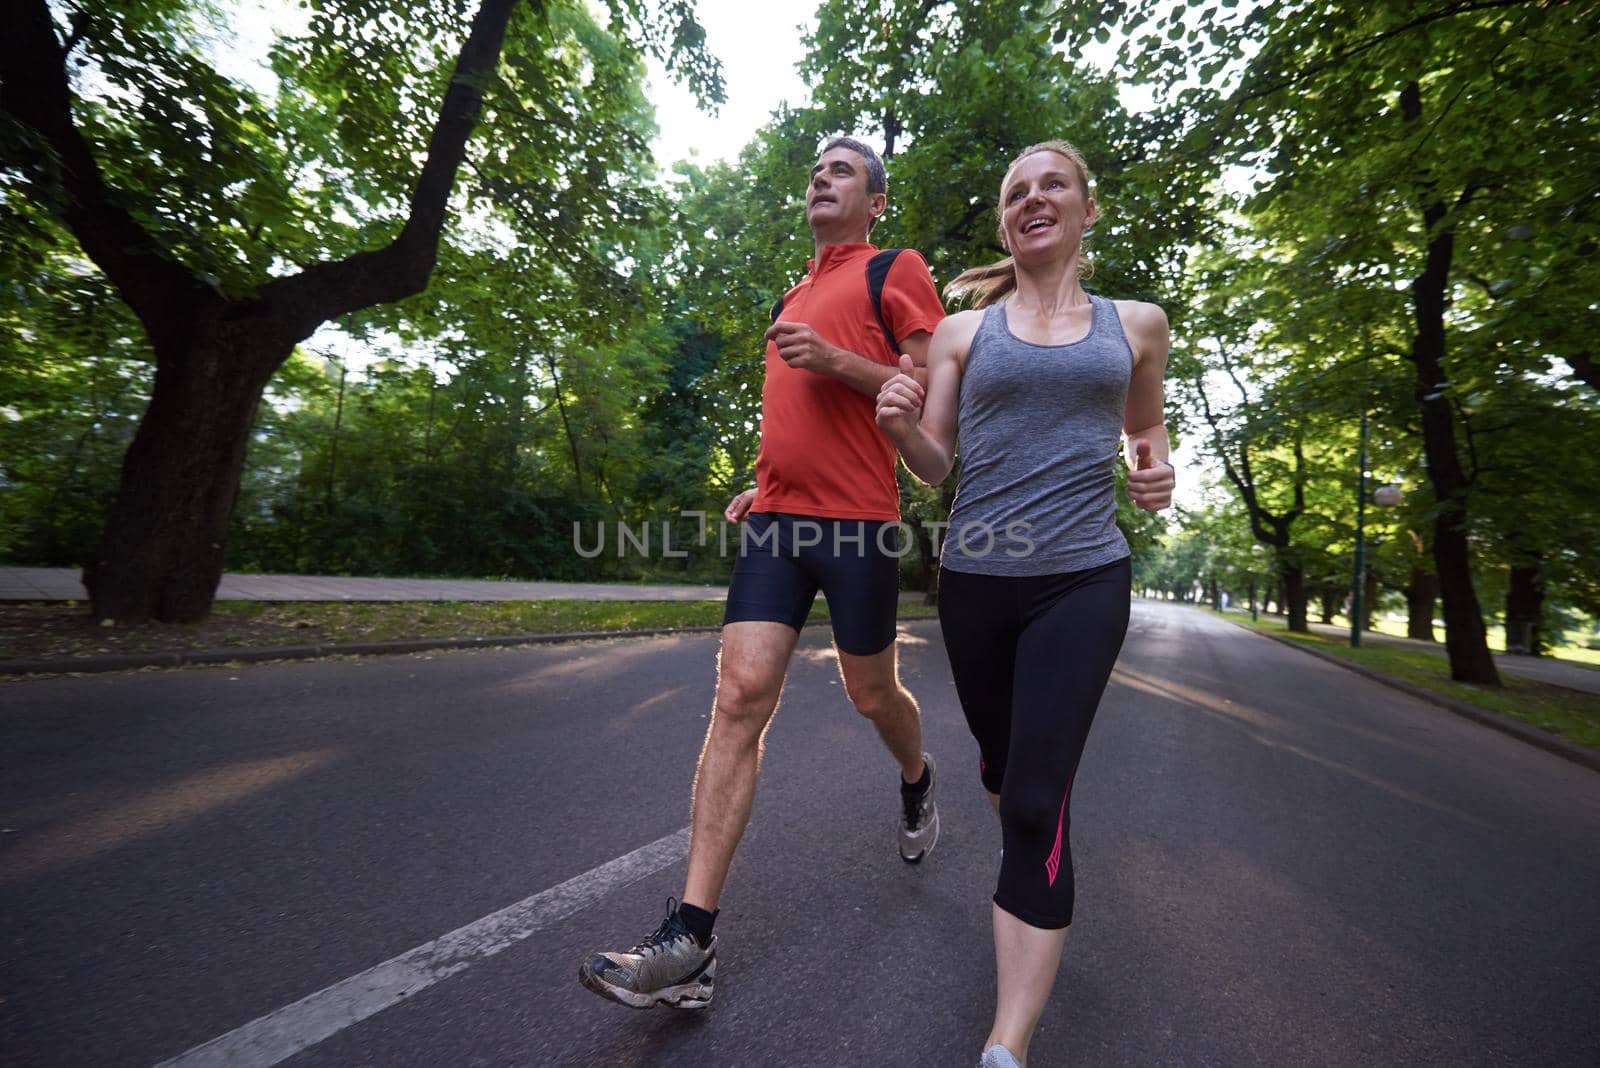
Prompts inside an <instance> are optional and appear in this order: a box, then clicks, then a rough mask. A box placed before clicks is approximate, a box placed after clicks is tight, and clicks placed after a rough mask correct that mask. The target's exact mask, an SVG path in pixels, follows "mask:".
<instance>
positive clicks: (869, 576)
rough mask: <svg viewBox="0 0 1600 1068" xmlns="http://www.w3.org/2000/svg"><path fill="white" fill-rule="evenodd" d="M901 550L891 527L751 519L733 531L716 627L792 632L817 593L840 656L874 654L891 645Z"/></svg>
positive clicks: (769, 515)
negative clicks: (734, 552)
mask: <svg viewBox="0 0 1600 1068" xmlns="http://www.w3.org/2000/svg"><path fill="white" fill-rule="evenodd" d="M900 547H901V532H900V530H899V524H897V523H892V522H885V521H882V520H871V519H822V518H818V517H816V516H807V515H789V514H787V513H784V512H752V513H750V515H748V516H746V517H745V521H744V525H743V527H742V528H741V529H740V538H739V558H738V560H737V562H736V563H735V564H734V565H733V581H732V583H731V584H730V585H729V586H728V606H727V609H726V610H725V611H724V612H723V616H722V623H723V625H724V626H726V625H727V624H729V623H746V622H751V621H756V620H765V621H768V622H773V623H785V624H787V625H789V626H791V627H793V628H794V629H795V630H799V629H800V628H801V626H802V625H804V624H805V621H806V616H807V615H809V614H810V612H811V602H812V601H813V600H815V599H816V596H817V591H818V590H821V591H822V595H823V596H824V597H826V598H827V599H828V615H829V617H830V618H831V619H832V621H833V640H834V644H836V645H837V646H838V647H839V650H840V651H841V652H845V653H849V654H851V655H852V656H872V655H873V654H875V653H881V652H883V650H885V649H887V648H888V647H889V646H890V645H891V644H893V643H894V626H895V606H896V604H897V603H898V601H899V599H900V556H901V555H904V554H903V553H901V552H900Z"/></svg>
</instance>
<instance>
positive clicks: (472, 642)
mask: <svg viewBox="0 0 1600 1068" xmlns="http://www.w3.org/2000/svg"><path fill="white" fill-rule="evenodd" d="M721 629H722V627H721V626H720V625H719V626H711V625H706V626H697V627H652V628H648V629H645V630H590V631H569V632H563V633H560V634H504V635H497V636H493V637H487V638H396V639H393V640H391V641H381V642H319V643H317V644H315V645H258V646H241V647H237V648H229V649H184V650H178V651H173V652H163V653H106V654H103V655H99V656H83V657H63V656H57V657H38V658H35V659H29V660H0V675H44V674H49V675H69V674H80V673H82V674H88V673H94V672H104V671H132V670H135V669H138V668H147V667H193V666H197V665H202V664H231V663H242V664H253V663H260V662H261V661H265V660H316V659H320V658H322V657H325V656H385V655H389V654H393V653H424V652H429V651H432V650H440V649H492V648H495V647H498V646H507V645H548V644H554V643H557V642H580V641H601V640H604V639H607V638H649V637H654V636H657V635H662V634H704V633H709V632H711V631H716V630H721Z"/></svg>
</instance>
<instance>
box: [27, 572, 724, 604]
mask: <svg viewBox="0 0 1600 1068" xmlns="http://www.w3.org/2000/svg"><path fill="white" fill-rule="evenodd" d="M79 574H80V573H79V572H77V571H73V570H70V569H68V568H53V567H0V601H84V600H88V597H89V594H88V592H87V591H85V590H84V588H83V583H82V582H81V581H79ZM727 593H728V591H727V588H726V587H723V586H647V585H644V584H643V583H625V582H611V583H606V582H495V581H483V580H474V579H382V578H338V577H334V576H328V575H223V576H222V584H221V585H220V586H218V587H217V600H219V601H553V600H576V601H720V600H722V599H723V598H724V597H725V596H727Z"/></svg>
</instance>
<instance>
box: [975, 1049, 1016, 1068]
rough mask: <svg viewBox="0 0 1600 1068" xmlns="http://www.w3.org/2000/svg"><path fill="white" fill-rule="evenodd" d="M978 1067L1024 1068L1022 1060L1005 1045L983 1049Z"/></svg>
mask: <svg viewBox="0 0 1600 1068" xmlns="http://www.w3.org/2000/svg"><path fill="white" fill-rule="evenodd" d="M978 1068H1022V1062H1021V1061H1019V1060H1017V1058H1016V1056H1015V1055H1014V1054H1012V1052H1011V1051H1010V1050H1008V1049H1006V1048H1005V1047H1004V1046H999V1045H995V1046H990V1047H989V1048H988V1049H986V1050H984V1051H983V1059H982V1060H980V1061H979V1062H978Z"/></svg>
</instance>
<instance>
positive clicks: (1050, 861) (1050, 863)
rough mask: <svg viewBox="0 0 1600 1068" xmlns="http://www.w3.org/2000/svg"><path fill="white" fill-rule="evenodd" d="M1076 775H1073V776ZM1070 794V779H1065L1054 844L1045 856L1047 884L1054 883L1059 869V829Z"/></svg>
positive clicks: (1064, 818)
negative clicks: (1064, 790) (1065, 787)
mask: <svg viewBox="0 0 1600 1068" xmlns="http://www.w3.org/2000/svg"><path fill="white" fill-rule="evenodd" d="M1076 777H1077V776H1076V775H1074V776H1073V778H1076ZM1071 796H1072V779H1068V780H1067V792H1066V793H1064V794H1062V795H1061V812H1060V814H1059V815H1057V816H1056V844H1055V848H1053V849H1051V850H1050V855H1049V856H1048V857H1046V858H1045V862H1044V870H1045V873H1046V874H1047V875H1049V876H1050V881H1049V883H1048V884H1047V885H1049V886H1055V885H1056V874H1057V873H1058V872H1060V871H1061V830H1062V825H1063V824H1065V822H1066V819H1067V798H1069V797H1071Z"/></svg>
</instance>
